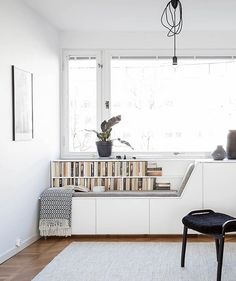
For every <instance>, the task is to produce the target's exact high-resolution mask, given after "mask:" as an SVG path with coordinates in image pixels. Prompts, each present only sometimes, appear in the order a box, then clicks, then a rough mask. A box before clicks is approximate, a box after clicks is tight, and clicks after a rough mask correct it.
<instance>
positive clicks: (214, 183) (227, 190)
mask: <svg viewBox="0 0 236 281" xmlns="http://www.w3.org/2000/svg"><path fill="white" fill-rule="evenodd" d="M203 189H204V196H203V203H204V208H209V209H213V210H215V211H218V212H225V213H227V214H229V215H232V216H236V163H235V162H230V161H228V162H226V163H222V162H219V163H217V162H214V163H204V174H203Z"/></svg>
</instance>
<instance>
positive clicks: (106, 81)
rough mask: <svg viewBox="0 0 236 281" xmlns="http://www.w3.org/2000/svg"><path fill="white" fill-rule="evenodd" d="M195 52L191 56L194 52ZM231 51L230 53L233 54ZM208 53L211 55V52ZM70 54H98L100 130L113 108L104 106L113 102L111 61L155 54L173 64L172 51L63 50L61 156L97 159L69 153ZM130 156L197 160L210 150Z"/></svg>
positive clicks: (185, 53) (185, 54) (199, 54)
mask: <svg viewBox="0 0 236 281" xmlns="http://www.w3.org/2000/svg"><path fill="white" fill-rule="evenodd" d="M179 53H180V54H179V57H181V56H182V57H184V58H190V59H191V58H192V59H194V58H204V57H205V58H208V59H209V58H235V56H232V55H231V54H232V50H230V52H229V50H221V52H220V53H219V51H217V50H205V51H203V50H184V51H180V52H179ZM193 53H194V54H195V55H192V54H193ZM203 53H204V55H203ZM230 53H231V54H230ZM208 54H209V55H208ZM69 56H85V57H86V56H95V57H96V58H97V61H96V62H97V65H98V64H100V65H102V67H97V129H98V130H99V129H100V124H101V122H102V121H103V120H105V119H108V118H109V117H110V107H109V109H107V108H106V107H105V102H106V101H109V104H111V95H110V88H111V84H110V83H111V79H110V78H111V77H110V74H111V73H110V62H111V58H112V57H113V56H132V57H135V56H137V57H156V58H157V59H161V58H169V59H170V64H171V58H172V57H171V56H170V50H97V49H96V50H63V52H62V71H61V77H62V84H61V86H62V87H61V99H60V100H61V158H62V159H63V158H64V159H66V158H67V159H79V158H97V157H98V155H97V152H69V132H68V124H69V123H68V122H69V120H68V114H69V112H68V100H69V99H68V57H69ZM123 154H124V153H123V152H122V151H121V152H115V153H114V154H113V155H112V156H115V155H123ZM125 154H126V155H127V156H128V157H132V156H136V157H138V158H153V157H156V158H165V159H166V158H170V159H171V158H175V159H186V158H187V159H198V158H209V157H210V155H211V152H209V151H203V152H194V151H192V152H175V151H169V152H132V151H131V152H125Z"/></svg>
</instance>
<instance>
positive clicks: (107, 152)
mask: <svg viewBox="0 0 236 281" xmlns="http://www.w3.org/2000/svg"><path fill="white" fill-rule="evenodd" d="M96 145H97V150H98V155H99V157H109V156H111V152H112V141H97V142H96Z"/></svg>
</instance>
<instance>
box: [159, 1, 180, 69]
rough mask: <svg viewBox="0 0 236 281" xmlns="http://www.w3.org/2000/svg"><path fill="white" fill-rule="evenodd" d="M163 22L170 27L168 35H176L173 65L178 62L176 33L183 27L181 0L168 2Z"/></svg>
mask: <svg viewBox="0 0 236 281" xmlns="http://www.w3.org/2000/svg"><path fill="white" fill-rule="evenodd" d="M161 24H162V25H163V26H164V27H165V28H167V29H168V33H167V36H168V37H174V55H173V58H172V60H173V65H177V64H178V59H177V56H176V35H178V34H180V32H181V30H182V27H183V15H182V4H181V2H180V1H179V0H171V1H170V2H168V3H167V5H166V7H165V9H164V11H163V13H162V16H161Z"/></svg>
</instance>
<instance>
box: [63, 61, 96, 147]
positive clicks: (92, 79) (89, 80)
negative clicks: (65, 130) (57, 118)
mask: <svg viewBox="0 0 236 281" xmlns="http://www.w3.org/2000/svg"><path fill="white" fill-rule="evenodd" d="M68 64H69V65H68V83H69V85H68V88H69V92H68V93H69V112H68V113H69V130H70V131H69V137H70V138H69V149H70V151H75V152H77V151H78V152H86V151H87V152H89V151H94V143H95V135H93V134H91V133H88V132H87V131H86V130H85V129H89V128H94V129H96V127H97V122H96V120H97V78H96V73H97V63H96V57H73V56H71V57H70V58H69V61H68Z"/></svg>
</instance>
